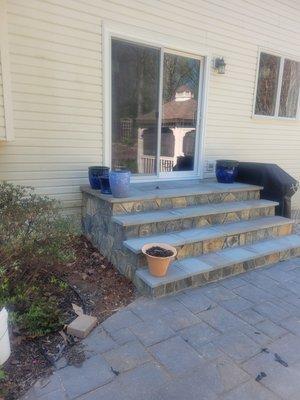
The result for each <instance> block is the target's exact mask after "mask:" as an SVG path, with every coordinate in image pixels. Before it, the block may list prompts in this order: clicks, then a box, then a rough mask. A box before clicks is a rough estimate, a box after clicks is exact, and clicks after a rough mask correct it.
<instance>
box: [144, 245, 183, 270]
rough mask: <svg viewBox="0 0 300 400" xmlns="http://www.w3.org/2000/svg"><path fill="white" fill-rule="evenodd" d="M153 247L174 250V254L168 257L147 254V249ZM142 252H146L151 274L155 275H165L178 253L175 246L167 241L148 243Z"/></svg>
mask: <svg viewBox="0 0 300 400" xmlns="http://www.w3.org/2000/svg"><path fill="white" fill-rule="evenodd" d="M152 247H161V248H162V249H165V250H170V251H172V252H173V254H172V255H171V256H168V257H156V256H152V255H150V254H147V250H149V249H151V248H152ZM142 253H143V254H145V256H146V258H147V262H148V267H149V271H150V274H151V275H153V276H165V275H166V274H167V271H168V268H169V265H170V264H171V261H173V260H174V259H175V257H176V255H177V250H176V249H175V247H173V246H171V245H169V244H166V243H147V244H145V245H144V246H143V247H142Z"/></svg>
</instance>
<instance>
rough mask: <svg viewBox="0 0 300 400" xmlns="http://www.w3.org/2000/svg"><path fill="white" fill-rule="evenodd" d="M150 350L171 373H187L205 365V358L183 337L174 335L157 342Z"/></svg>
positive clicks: (177, 374)
mask: <svg viewBox="0 0 300 400" xmlns="http://www.w3.org/2000/svg"><path fill="white" fill-rule="evenodd" d="M149 351H150V352H151V353H152V355H153V357H155V358H156V359H157V360H158V361H159V362H160V363H161V364H162V365H163V366H164V367H165V368H166V369H167V370H168V371H169V372H170V373H172V374H174V375H176V376H180V375H187V374H189V373H190V372H191V371H192V370H193V369H195V368H197V367H201V366H203V358H202V357H201V356H200V355H199V354H198V353H197V352H196V351H195V350H194V349H193V348H192V347H191V346H190V345H189V344H187V343H186V342H185V341H184V340H183V339H182V338H181V337H178V336H176V337H172V338H170V339H167V340H165V341H164V342H161V343H158V344H155V345H154V346H152V347H150V348H149Z"/></svg>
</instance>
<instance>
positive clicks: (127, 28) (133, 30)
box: [102, 22, 211, 182]
mask: <svg viewBox="0 0 300 400" xmlns="http://www.w3.org/2000/svg"><path fill="white" fill-rule="evenodd" d="M124 32H126V33H124ZM113 37H116V38H119V39H124V40H128V41H132V42H134V43H141V44H144V45H148V46H153V47H157V48H160V49H162V52H163V51H164V49H167V50H168V51H171V52H174V53H176V52H178V54H181V55H184V54H185V55H186V56H190V57H195V58H197V57H199V59H201V60H202V62H201V70H200V74H202V79H200V82H199V84H200V83H201V92H202V99H201V101H199V106H198V124H199V128H198V129H199V135H198V144H196V146H197V151H196V154H195V158H196V157H197V159H196V162H197V168H195V170H194V171H182V173H181V174H180V175H179V174H176V173H172V174H170V175H169V176H165V175H163V174H162V173H160V174H157V175H153V176H149V177H147V176H141V177H139V176H136V177H134V181H138V182H144V181H156V180H157V179H168V180H172V179H173V180H174V179H179V178H180V179H192V178H195V179H199V178H200V179H203V177H204V163H205V153H204V147H205V132H206V114H207V92H208V84H209V76H210V63H211V54H210V52H209V51H208V50H207V48H199V46H198V45H196V44H194V45H193V43H187V42H186V41H184V40H181V39H178V38H175V37H172V36H170V35H168V36H166V35H162V34H159V33H157V32H155V33H154V32H151V31H149V30H147V29H144V28H138V27H136V26H131V25H127V24H123V23H115V22H105V23H103V24H102V48H103V61H102V68H103V90H104V101H103V131H104V133H103V142H104V143H103V163H104V164H105V165H107V166H109V167H110V166H111V100H112V99H111V39H112V38H113ZM158 142H160V140H159V138H158Z"/></svg>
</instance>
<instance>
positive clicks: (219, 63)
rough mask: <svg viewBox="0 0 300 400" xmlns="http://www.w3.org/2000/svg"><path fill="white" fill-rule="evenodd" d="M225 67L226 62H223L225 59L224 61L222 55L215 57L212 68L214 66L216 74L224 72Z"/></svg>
mask: <svg viewBox="0 0 300 400" xmlns="http://www.w3.org/2000/svg"><path fill="white" fill-rule="evenodd" d="M225 67H226V64H225V61H224V58H223V57H222V58H221V57H218V58H215V65H214V68H215V70H216V71H217V73H218V74H220V75H223V74H225Z"/></svg>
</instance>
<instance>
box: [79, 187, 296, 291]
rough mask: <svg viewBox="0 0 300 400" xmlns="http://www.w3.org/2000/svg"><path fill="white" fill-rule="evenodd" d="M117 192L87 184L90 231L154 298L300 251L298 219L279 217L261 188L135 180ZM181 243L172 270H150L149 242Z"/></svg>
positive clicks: (86, 213) (85, 225)
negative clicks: (125, 191) (122, 193)
mask: <svg viewBox="0 0 300 400" xmlns="http://www.w3.org/2000/svg"><path fill="white" fill-rule="evenodd" d="M132 186H133V188H132V193H131V196H130V197H129V198H126V199H115V198H113V197H112V196H105V195H101V194H100V193H99V192H98V191H95V190H92V189H90V188H88V187H83V188H82V192H83V215H82V226H83V230H84V233H85V234H86V236H87V237H88V238H89V239H90V240H91V241H92V243H93V244H94V245H95V246H96V247H97V248H98V249H99V250H100V251H101V253H102V254H103V255H105V256H106V257H107V258H108V259H109V260H110V261H111V262H112V263H113V264H114V265H115V266H116V267H117V268H118V269H119V270H120V272H121V273H123V274H124V275H126V276H127V277H129V278H130V279H131V280H132V281H133V282H134V284H135V285H136V287H137V288H138V289H139V290H140V291H141V292H142V293H144V294H148V295H151V296H154V297H159V296H164V295H166V294H170V293H175V292H178V291H180V290H183V289H186V288H188V287H195V286H200V285H203V284H205V283H208V282H212V281H216V280H219V279H222V278H225V277H227V276H230V275H235V274H239V273H242V272H244V271H247V270H249V269H254V268H258V267H262V266H265V265H269V264H272V263H275V262H278V261H280V260H286V259H288V258H291V257H296V256H299V255H300V236H298V235H295V234H292V230H293V221H292V220H290V219H288V218H283V217H278V216H275V206H276V205H277V203H276V202H272V201H268V200H262V199H260V190H261V189H262V188H261V187H258V186H253V185H245V184H241V183H235V184H230V185H225V184H219V183H216V182H211V181H195V180H193V181H177V182H173V183H170V182H165V183H160V186H159V189H157V187H156V186H155V184H153V183H152V184H150V183H148V184H136V185H132ZM149 242H156V243H157V242H164V243H169V244H171V245H173V246H175V247H176V249H177V251H178V256H177V260H176V261H175V262H174V263H173V264H172V265H171V267H170V269H169V271H168V275H167V276H166V277H163V278H156V277H153V276H151V275H150V274H149V272H148V269H147V267H146V260H145V258H144V256H143V255H142V253H141V248H142V246H143V245H144V244H145V243H149Z"/></svg>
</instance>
